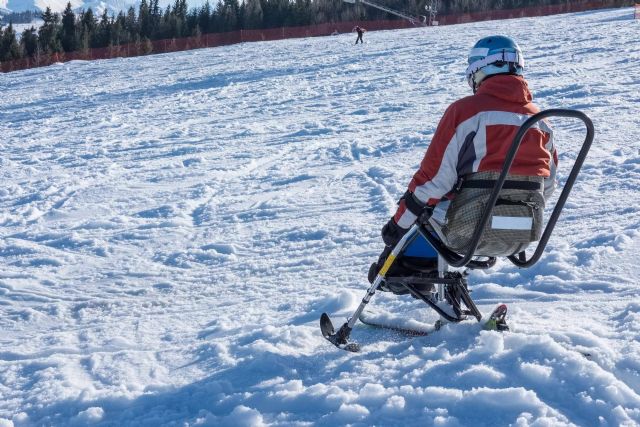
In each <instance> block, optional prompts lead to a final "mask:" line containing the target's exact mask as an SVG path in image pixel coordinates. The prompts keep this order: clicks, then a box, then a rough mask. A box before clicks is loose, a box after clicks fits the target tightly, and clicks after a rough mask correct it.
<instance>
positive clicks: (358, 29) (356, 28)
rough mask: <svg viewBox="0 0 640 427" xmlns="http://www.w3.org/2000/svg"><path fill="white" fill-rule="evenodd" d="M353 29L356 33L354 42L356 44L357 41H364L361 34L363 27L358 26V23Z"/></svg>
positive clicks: (363, 30)
mask: <svg viewBox="0 0 640 427" xmlns="http://www.w3.org/2000/svg"><path fill="white" fill-rule="evenodd" d="M353 31H355V32H356V33H358V38H357V39H356V44H358V42H360V43H364V41H362V35H363V34H364V32H365V31H367V30H365V29H364V28H362V27H360V26H359V25H356V26H355V27H354V29H353Z"/></svg>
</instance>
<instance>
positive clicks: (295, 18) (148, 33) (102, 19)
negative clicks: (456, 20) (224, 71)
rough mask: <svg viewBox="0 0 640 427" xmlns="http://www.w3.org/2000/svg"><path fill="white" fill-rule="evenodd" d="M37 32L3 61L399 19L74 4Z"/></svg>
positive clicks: (336, 3)
mask: <svg viewBox="0 0 640 427" xmlns="http://www.w3.org/2000/svg"><path fill="white" fill-rule="evenodd" d="M426 2H427V0H386V1H382V0H381V1H379V3H384V5H385V6H387V7H390V8H392V9H395V10H399V11H403V12H405V13H408V14H410V15H420V14H421V13H422V11H424V6H425V3H426ZM566 2H567V0H449V1H441V2H440V13H441V14H442V13H444V14H455V13H466V12H475V11H486V10H499V9H514V8H520V7H528V6H540V5H551V4H558V3H566ZM602 3H603V6H604V5H607V6H611V7H614V6H625V5H631V4H632V3H633V0H604V1H602ZM41 17H42V20H43V23H42V25H41V27H40V28H39V29H38V30H36V29H35V28H34V27H31V28H29V29H27V30H24V31H23V32H22V34H21V36H20V39H19V41H18V38H17V34H16V32H15V30H14V28H13V25H12V24H11V23H10V24H9V25H8V26H6V27H5V28H0V61H2V62H3V61H10V60H13V59H20V58H24V57H35V56H37V55H41V54H45V55H46V54H55V53H62V52H74V51H80V52H83V51H87V50H88V49H90V48H104V47H110V46H118V45H122V44H127V43H139V44H141V45H143V46H148V45H150V42H151V40H162V39H176V38H181V37H190V36H200V35H201V34H206V33H219V32H227V31H235V30H240V29H267V28H279V27H292V26H306V25H312V24H322V23H334V22H343V21H362V20H377V19H397V18H396V17H395V16H392V15H388V14H386V13H384V12H382V11H379V10H377V9H373V8H369V7H365V6H363V5H361V4H350V3H344V2H343V1H342V0H219V1H218V2H217V3H216V6H215V7H212V6H211V5H210V3H209V2H207V3H205V5H204V6H202V7H200V8H195V9H191V10H188V8H187V3H186V0H175V2H174V3H173V4H172V5H169V6H167V7H166V8H165V9H162V8H161V7H160V6H159V4H158V0H141V2H140V5H139V7H138V10H137V11H136V9H134V7H130V8H129V9H128V10H127V11H126V12H124V11H121V12H120V13H118V14H117V15H109V13H108V12H107V10H106V9H105V11H104V12H103V13H102V15H101V16H99V17H98V16H96V15H94V13H93V11H92V10H91V9H90V8H89V9H87V10H83V11H82V12H80V13H75V12H74V11H73V10H72V8H71V3H67V7H66V8H65V10H64V11H63V12H62V14H58V13H53V12H52V11H51V9H50V8H47V9H46V11H45V12H44V13H43V14H42V16H41Z"/></svg>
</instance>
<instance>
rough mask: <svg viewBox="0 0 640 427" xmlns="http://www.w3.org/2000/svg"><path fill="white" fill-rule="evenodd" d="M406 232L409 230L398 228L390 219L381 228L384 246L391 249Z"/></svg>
mask: <svg viewBox="0 0 640 427" xmlns="http://www.w3.org/2000/svg"><path fill="white" fill-rule="evenodd" d="M407 231H409V230H408V229H405V228H402V227H400V226H399V225H398V224H396V222H395V220H394V219H393V218H391V219H390V220H389V222H387V223H386V224H385V225H384V227H382V233H381V234H382V241H383V242H384V244H385V245H387V246H390V247H392V248H393V247H394V246H395V245H396V244H398V242H399V241H400V239H402V236H404V235H405V234H406V233H407Z"/></svg>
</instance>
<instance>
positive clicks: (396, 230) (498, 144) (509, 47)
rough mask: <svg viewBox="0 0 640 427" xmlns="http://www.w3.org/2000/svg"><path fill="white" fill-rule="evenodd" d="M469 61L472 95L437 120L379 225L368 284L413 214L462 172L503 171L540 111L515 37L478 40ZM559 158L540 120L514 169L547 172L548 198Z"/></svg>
mask: <svg viewBox="0 0 640 427" xmlns="http://www.w3.org/2000/svg"><path fill="white" fill-rule="evenodd" d="M468 64H469V66H468V67H467V70H466V77H467V82H468V83H469V86H471V89H472V90H473V93H474V95H472V96H468V97H465V98H463V99H460V100H458V101H456V102H454V103H453V104H451V105H450V106H449V107H448V108H447V110H446V111H445V113H444V116H443V117H442V119H441V120H440V123H439V124H438V127H437V129H436V132H435V134H434V136H433V139H432V140H431V144H430V145H429V147H428V149H427V152H426V154H425V155H424V158H423V160H422V162H421V164H420V168H419V169H418V171H417V172H416V173H415V175H414V176H413V178H412V180H411V182H410V183H409V187H408V190H407V191H406V192H405V194H404V195H403V196H402V198H401V199H400V201H399V206H398V208H397V211H396V213H395V215H394V216H393V217H392V218H391V219H390V220H389V221H388V222H387V224H385V226H384V227H383V228H382V240H383V241H384V244H385V249H384V250H383V251H382V254H381V255H380V257H379V259H378V262H377V263H373V264H372V265H371V268H370V270H369V281H370V282H371V283H373V281H374V280H375V277H376V275H377V273H378V271H379V270H380V268H381V266H382V264H383V263H384V261H385V260H386V258H387V256H388V255H389V253H390V252H391V249H392V248H393V247H394V246H395V245H396V244H397V243H398V242H399V241H400V239H401V238H402V236H404V234H405V233H406V232H407V231H408V230H409V228H410V227H411V226H412V225H413V223H414V222H415V221H416V219H417V218H418V217H419V216H420V215H421V214H423V213H425V212H426V213H427V215H428V214H429V213H430V212H433V208H434V207H435V206H436V205H437V204H438V203H439V202H440V201H441V200H442V199H443V197H446V198H452V196H453V193H454V191H453V190H454V189H456V188H459V184H460V182H461V180H460V179H461V178H464V179H465V180H468V179H469V178H471V177H474V176H478V175H480V174H483V173H484V174H483V175H480V176H482V177H484V176H485V175H487V172H500V171H501V170H502V165H503V163H504V160H505V156H506V153H507V150H508V149H509V147H510V145H511V142H512V141H513V138H514V136H515V134H516V132H517V130H518V128H519V126H520V125H521V124H522V123H523V122H524V121H525V120H526V119H527V118H528V117H529V116H532V115H533V114H535V113H538V112H539V109H538V107H537V106H535V105H534V104H533V103H532V102H531V101H532V95H531V92H530V91H529V88H528V85H527V82H526V80H525V79H524V77H523V69H524V58H523V56H522V52H521V50H520V48H519V47H518V45H517V44H516V43H515V42H514V41H513V40H512V39H510V38H508V37H505V36H491V37H485V38H483V39H481V40H479V41H478V42H477V43H476V44H475V45H474V46H473V48H472V49H471V52H470V53H469V56H468ZM557 163H558V157H557V153H556V150H555V147H554V145H553V138H552V131H551V128H550V127H549V126H548V124H547V123H546V122H540V127H539V128H534V129H530V130H529V131H528V132H527V134H526V136H525V138H524V139H523V142H522V144H521V146H520V148H519V150H518V152H517V154H516V157H515V160H514V162H513V165H512V167H511V169H510V174H514V175H518V176H525V177H544V196H545V197H548V196H549V195H550V194H551V192H552V191H553V188H554V186H555V173H556V167H557ZM489 182H495V178H494V181H489ZM490 188H492V187H490ZM541 191H542V189H540V192H541ZM542 202H543V203H544V200H542ZM543 208H544V206H543Z"/></svg>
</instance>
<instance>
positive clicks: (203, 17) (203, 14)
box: [198, 0, 211, 33]
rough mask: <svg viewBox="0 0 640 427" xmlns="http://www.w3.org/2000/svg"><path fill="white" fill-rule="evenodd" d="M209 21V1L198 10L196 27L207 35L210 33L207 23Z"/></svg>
mask: <svg viewBox="0 0 640 427" xmlns="http://www.w3.org/2000/svg"><path fill="white" fill-rule="evenodd" d="M210 20H211V5H210V4H209V0H207V2H206V3H205V4H204V6H202V7H201V8H200V11H199V12H198V26H199V27H200V29H201V30H202V32H203V33H208V32H209V31H210V25H209V21H210Z"/></svg>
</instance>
